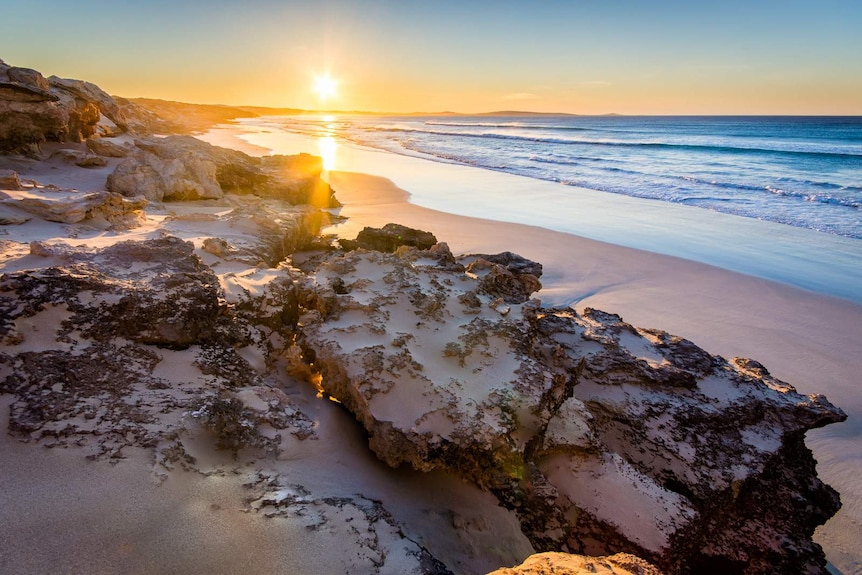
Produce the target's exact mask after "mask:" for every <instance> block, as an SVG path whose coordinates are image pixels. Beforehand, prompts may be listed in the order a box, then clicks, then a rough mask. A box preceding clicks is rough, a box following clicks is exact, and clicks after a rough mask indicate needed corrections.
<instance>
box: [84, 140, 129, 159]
mask: <svg viewBox="0 0 862 575" xmlns="http://www.w3.org/2000/svg"><path fill="white" fill-rule="evenodd" d="M87 149H88V150H90V151H91V152H93V153H94V154H97V155H99V156H105V157H107V158H125V157H126V156H128V155H129V152H130V149H129V148H128V147H126V146H121V145H120V144H117V143H116V142H112V141H111V140H108V139H105V138H91V139H89V140H87Z"/></svg>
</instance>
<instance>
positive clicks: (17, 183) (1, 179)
mask: <svg viewBox="0 0 862 575" xmlns="http://www.w3.org/2000/svg"><path fill="white" fill-rule="evenodd" d="M20 189H21V180H20V179H19V178H18V172H16V171H15V170H9V169H6V168H0V190H20Z"/></svg>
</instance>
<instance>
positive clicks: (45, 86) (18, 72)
mask: <svg viewBox="0 0 862 575" xmlns="http://www.w3.org/2000/svg"><path fill="white" fill-rule="evenodd" d="M6 74H8V76H9V81H10V82H14V83H16V84H23V85H25V86H32V87H33V88H38V89H40V90H46V91H47V90H50V89H51V85H50V84H49V83H48V80H46V79H45V77H44V76H42V74H41V73H39V72H37V71H36V70H32V69H30V68H19V67H18V66H12V67H10V68H9V69H8V70H6Z"/></svg>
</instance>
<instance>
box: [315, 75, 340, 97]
mask: <svg viewBox="0 0 862 575" xmlns="http://www.w3.org/2000/svg"><path fill="white" fill-rule="evenodd" d="M337 88H338V80H335V79H334V78H333V77H332V76H330V75H329V74H328V73H327V74H322V75H320V76H315V78H314V87H313V90H314V93H315V94H317V97H318V98H320V99H321V100H322V101H324V102H325V101H326V100H327V98H331V97H332V96H335V94H336V91H337Z"/></svg>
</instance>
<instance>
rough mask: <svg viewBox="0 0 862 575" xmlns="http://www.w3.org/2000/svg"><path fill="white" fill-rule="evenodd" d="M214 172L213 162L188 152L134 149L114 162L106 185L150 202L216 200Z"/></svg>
mask: <svg viewBox="0 0 862 575" xmlns="http://www.w3.org/2000/svg"><path fill="white" fill-rule="evenodd" d="M215 175H216V165H215V163H213V162H212V161H210V160H208V159H206V158H202V157H200V156H198V155H196V154H194V153H191V152H186V153H182V154H178V155H176V156H175V157H159V156H157V155H155V154H153V153H150V152H148V151H145V150H138V151H137V152H135V153H134V154H133V155H131V156H129V157H127V158H126V159H125V160H123V161H122V162H120V164H118V165H117V167H116V168H115V169H114V171H113V172H112V173H111V174H110V175H109V176H108V181H107V184H106V187H107V189H108V190H110V191H112V192H116V193H118V194H122V195H124V196H144V197H145V198H147V199H148V200H150V201H154V202H161V201H175V200H207V199H220V198H222V197H223V194H222V190H221V187H220V186H219V185H218V182H217V181H216V177H215Z"/></svg>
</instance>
